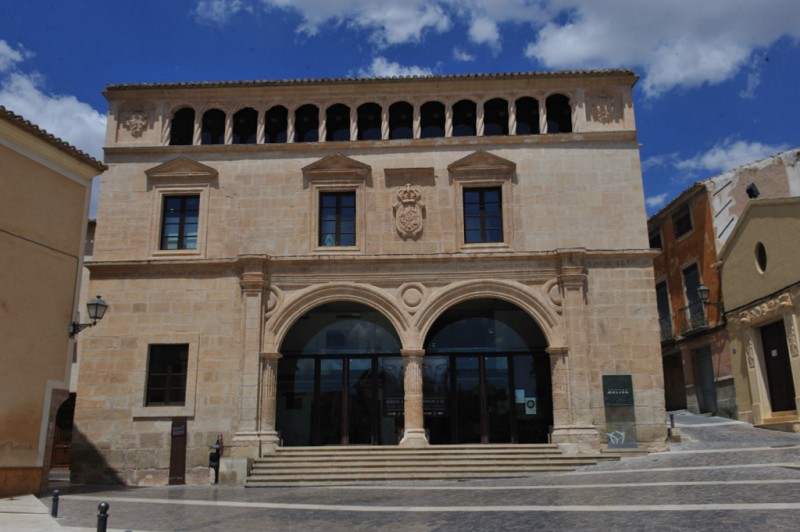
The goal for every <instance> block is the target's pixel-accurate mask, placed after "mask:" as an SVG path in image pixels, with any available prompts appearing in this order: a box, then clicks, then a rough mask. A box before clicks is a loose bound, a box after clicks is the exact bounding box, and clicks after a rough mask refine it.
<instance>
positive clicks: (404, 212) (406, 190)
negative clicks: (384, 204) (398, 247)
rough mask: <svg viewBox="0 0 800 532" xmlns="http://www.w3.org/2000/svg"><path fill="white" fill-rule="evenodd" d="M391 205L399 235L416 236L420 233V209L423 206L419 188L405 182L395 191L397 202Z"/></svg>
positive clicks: (404, 236)
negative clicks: (403, 185)
mask: <svg viewBox="0 0 800 532" xmlns="http://www.w3.org/2000/svg"><path fill="white" fill-rule="evenodd" d="M393 207H394V216H395V227H397V232H398V233H400V236H402V237H403V238H404V239H405V238H417V237H418V236H419V235H420V233H422V210H423V209H424V208H425V204H424V203H423V202H422V192H420V190H419V188H417V187H412V186H411V184H409V183H406V186H405V187H403V188H401V189H400V190H398V191H397V203H395V204H394V205H393Z"/></svg>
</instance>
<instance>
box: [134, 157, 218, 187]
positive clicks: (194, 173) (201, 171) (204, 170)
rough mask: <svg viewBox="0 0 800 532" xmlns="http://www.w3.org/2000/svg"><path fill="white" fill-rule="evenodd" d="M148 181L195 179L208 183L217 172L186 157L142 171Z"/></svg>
mask: <svg viewBox="0 0 800 532" xmlns="http://www.w3.org/2000/svg"><path fill="white" fill-rule="evenodd" d="M144 173H145V174H147V177H149V178H150V179H164V178H166V179H174V178H177V177H181V178H187V177H188V178H196V179H197V180H203V181H208V180H211V179H213V178H215V177H217V173H218V172H217V170H216V169H215V168H211V167H210V166H206V165H204V164H202V163H198V162H197V161H194V160H192V159H189V158H188V157H184V156H180V157H176V158H174V159H171V160H169V161H167V162H165V163H163V164H159V165H158V166H155V167H153V168H150V169H149V170H145V171H144Z"/></svg>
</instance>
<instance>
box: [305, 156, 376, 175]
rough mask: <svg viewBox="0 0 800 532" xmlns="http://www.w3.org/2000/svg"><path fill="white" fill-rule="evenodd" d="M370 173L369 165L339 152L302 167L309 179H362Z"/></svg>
mask: <svg viewBox="0 0 800 532" xmlns="http://www.w3.org/2000/svg"><path fill="white" fill-rule="evenodd" d="M371 175H372V167H371V166H370V165H368V164H364V163H362V162H360V161H356V160H355V159H351V158H350V157H345V156H344V155H342V154H341V153H333V154H331V155H328V156H326V157H323V158H322V159H320V160H319V161H317V162H315V163H311V164H309V165H308V166H306V167H304V168H303V176H304V177H305V178H306V179H309V180H317V179H347V178H350V179H358V180H361V181H363V180H365V179H367V177H369V176H371Z"/></svg>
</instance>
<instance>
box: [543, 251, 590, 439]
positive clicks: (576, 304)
mask: <svg viewBox="0 0 800 532" xmlns="http://www.w3.org/2000/svg"><path fill="white" fill-rule="evenodd" d="M561 262H562V263H561V271H560V275H559V281H560V284H561V289H562V294H563V309H564V310H563V311H564V321H565V330H566V331H567V346H568V353H567V350H563V351H560V352H558V353H557V354H556V355H554V356H555V357H556V358H555V359H554V360H553V366H554V372H553V395H554V397H553V403H554V404H553V407H554V420H553V422H554V426H553V443H558V444H560V445H561V447H562V448H563V449H564V450H565V451H566V452H571V453H577V452H584V451H596V450H599V447H600V434H599V432H598V430H597V426H596V425H595V423H594V419H593V416H592V408H591V407H592V404H591V375H590V371H591V369H590V364H589V339H588V330H587V322H586V311H587V309H586V283H587V275H586V270H585V267H584V265H583V252H581V251H565V252H563V253H562V257H561ZM562 375H565V376H566V383H563V382H561V383H559V384H558V385H559V386H560V387H561V389H560V390H559V391H558V394H562V393H566V394H567V395H568V401H567V408H566V414H567V415H566V416H564V415H563V414H564V412H561V413H560V421H561V422H562V423H563V422H564V420H565V418H566V420H567V424H566V425H563V424H562V425H559V424H557V423H556V420H555V409H556V404H555V399H556V395H557V393H556V390H555V387H556V382H557V381H556V379H563V378H564V377H563V376H562ZM558 406H559V408H561V409H563V405H558Z"/></svg>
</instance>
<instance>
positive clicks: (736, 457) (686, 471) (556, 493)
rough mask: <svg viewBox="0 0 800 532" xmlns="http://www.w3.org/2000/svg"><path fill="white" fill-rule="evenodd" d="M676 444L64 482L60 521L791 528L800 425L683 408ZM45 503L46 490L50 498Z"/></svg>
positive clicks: (379, 527) (288, 526)
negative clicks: (309, 479) (378, 469)
mask: <svg viewBox="0 0 800 532" xmlns="http://www.w3.org/2000/svg"><path fill="white" fill-rule="evenodd" d="M675 421H676V425H677V427H678V428H679V430H680V432H681V434H682V437H683V441H682V442H681V443H679V444H672V450H671V451H670V452H668V453H659V454H651V455H648V456H639V457H631V458H625V459H623V460H622V461H620V462H605V463H601V464H599V465H597V466H589V467H584V468H582V469H580V470H579V471H576V472H574V473H560V474H540V475H532V476H530V477H528V478H524V479H513V480H512V479H506V480H493V481H486V480H483V481H468V482H435V483H426V482H415V483H402V484H399V483H381V484H371V485H349V486H335V487H332V486H325V487H319V486H318V487H302V488H255V489H245V488H223V487H207V486H206V487H192V486H183V487H156V488H108V487H88V486H70V487H67V488H64V489H62V496H61V503H60V512H59V518H58V520H57V521H58V523H59V524H60V525H61V526H62V527H64V529H66V530H72V531H73V532H74V531H76V530H84V529H86V530H94V527H95V525H96V516H97V505H98V503H99V502H101V501H105V502H108V503H109V505H110V511H109V520H108V526H109V530H120V531H122V530H132V531H172V530H202V531H217V530H219V531H229V530H281V531H282V530H298V531H299V530H302V531H313V530H324V531H327V532H333V531H337V530H347V531H360V530H363V531H383V530H386V531H388V530H404V531H429V530H576V529H585V530H614V529H628V530H686V529H692V530H728V531H734V530H795V529H797V526H798V525H797V523H798V522H799V521H800V434H789V433H782V432H773V431H767V430H762V429H756V428H753V427H752V426H750V425H747V424H743V423H739V422H735V421H731V420H727V419H723V418H713V417H703V416H693V415H689V414H686V413H681V412H679V413H677V414H676V416H675ZM42 501H43V502H45V503H46V504H48V505H49V499H48V498H43V499H42Z"/></svg>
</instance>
